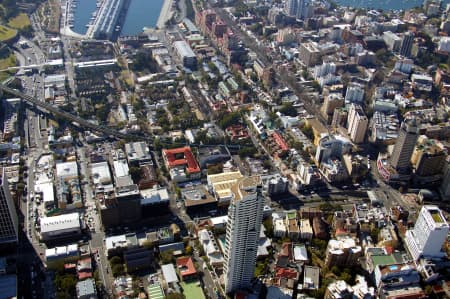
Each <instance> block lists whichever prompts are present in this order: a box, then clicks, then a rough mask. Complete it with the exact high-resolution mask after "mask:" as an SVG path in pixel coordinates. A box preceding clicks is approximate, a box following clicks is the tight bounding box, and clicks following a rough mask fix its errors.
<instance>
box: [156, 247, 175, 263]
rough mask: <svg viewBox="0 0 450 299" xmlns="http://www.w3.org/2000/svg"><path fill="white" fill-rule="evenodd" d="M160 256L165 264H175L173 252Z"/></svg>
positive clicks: (162, 253)
mask: <svg viewBox="0 0 450 299" xmlns="http://www.w3.org/2000/svg"><path fill="white" fill-rule="evenodd" d="M159 255H160V257H161V262H162V263H163V264H169V263H172V262H173V250H168V251H164V252H161V253H160V254H159Z"/></svg>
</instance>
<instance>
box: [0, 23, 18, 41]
mask: <svg viewBox="0 0 450 299" xmlns="http://www.w3.org/2000/svg"><path fill="white" fill-rule="evenodd" d="M16 34H17V30H15V29H11V28H8V27H6V26H3V25H0V41H5V40H9V39H11V38H13V37H14V36H16Z"/></svg>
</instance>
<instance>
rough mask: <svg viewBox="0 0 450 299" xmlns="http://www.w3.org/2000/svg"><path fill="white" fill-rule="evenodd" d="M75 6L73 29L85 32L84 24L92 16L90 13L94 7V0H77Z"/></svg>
mask: <svg viewBox="0 0 450 299" xmlns="http://www.w3.org/2000/svg"><path fill="white" fill-rule="evenodd" d="M76 3H77V8H75V20H74V22H73V25H74V27H73V28H72V30H73V31H75V32H77V33H80V34H85V33H86V30H87V28H86V25H87V23H89V20H90V19H91V17H92V13H93V12H94V11H95V8H96V0H77V2H76Z"/></svg>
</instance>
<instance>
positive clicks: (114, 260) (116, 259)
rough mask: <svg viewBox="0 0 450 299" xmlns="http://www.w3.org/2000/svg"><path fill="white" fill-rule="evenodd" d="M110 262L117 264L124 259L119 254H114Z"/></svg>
mask: <svg viewBox="0 0 450 299" xmlns="http://www.w3.org/2000/svg"><path fill="white" fill-rule="evenodd" d="M109 263H110V264H111V265H117V264H122V259H121V258H120V257H118V256H113V257H112V258H111V259H110V260H109Z"/></svg>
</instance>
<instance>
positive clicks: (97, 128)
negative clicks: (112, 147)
mask: <svg viewBox="0 0 450 299" xmlns="http://www.w3.org/2000/svg"><path fill="white" fill-rule="evenodd" d="M0 90H2V91H3V92H6V93H9V94H11V95H14V96H16V97H19V98H21V99H23V100H25V101H26V102H28V103H30V104H33V105H35V106H37V107H39V108H42V109H45V110H47V111H48V112H51V113H52V114H54V115H58V116H60V117H63V118H65V119H67V120H69V121H71V122H74V123H76V124H77V125H78V126H81V127H83V128H87V129H91V130H93V131H96V132H100V133H103V134H105V135H107V136H113V137H115V138H119V139H125V140H144V141H148V142H149V143H150V144H152V143H153V138H151V137H149V136H138V135H133V134H125V133H121V132H119V131H116V130H114V129H111V128H108V127H105V126H99V125H96V124H93V123H91V122H89V121H87V120H85V119H83V118H81V117H78V116H75V115H73V114H70V113H68V112H66V111H63V110H61V109H59V108H56V107H54V106H52V105H50V104H48V103H45V102H42V101H39V100H37V99H35V98H33V97H31V96H29V95H26V94H24V93H23V92H20V91H18V90H16V89H13V88H9V87H7V86H5V85H4V84H0Z"/></svg>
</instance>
